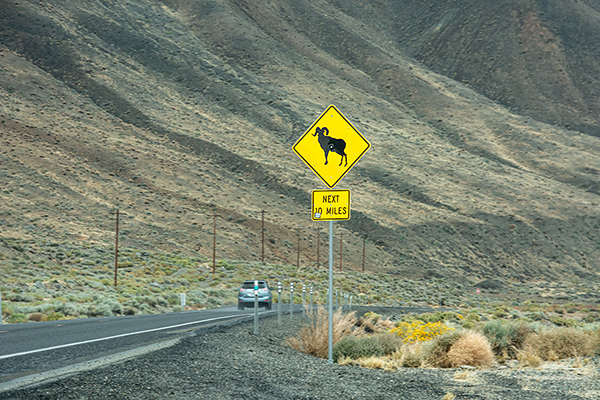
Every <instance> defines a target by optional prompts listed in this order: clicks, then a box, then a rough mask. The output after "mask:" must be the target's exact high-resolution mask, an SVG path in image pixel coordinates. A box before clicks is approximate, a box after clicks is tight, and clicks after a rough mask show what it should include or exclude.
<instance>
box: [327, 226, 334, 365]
mask: <svg viewBox="0 0 600 400" xmlns="http://www.w3.org/2000/svg"><path fill="white" fill-rule="evenodd" d="M328 286H329V289H328V290H329V291H328V293H327V301H328V302H329V303H328V304H329V334H328V336H329V338H328V339H329V351H328V353H329V354H328V362H329V364H333V298H332V297H333V221H329V284H328Z"/></svg>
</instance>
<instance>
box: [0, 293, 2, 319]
mask: <svg viewBox="0 0 600 400" xmlns="http://www.w3.org/2000/svg"><path fill="white" fill-rule="evenodd" d="M0 325H2V292H0Z"/></svg>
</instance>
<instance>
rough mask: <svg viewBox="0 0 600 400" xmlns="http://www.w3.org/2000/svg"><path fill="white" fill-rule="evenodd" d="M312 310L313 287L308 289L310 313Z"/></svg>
mask: <svg viewBox="0 0 600 400" xmlns="http://www.w3.org/2000/svg"><path fill="white" fill-rule="evenodd" d="M312 309H313V287H312V286H311V287H310V312H312Z"/></svg>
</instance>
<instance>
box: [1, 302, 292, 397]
mask: <svg viewBox="0 0 600 400" xmlns="http://www.w3.org/2000/svg"><path fill="white" fill-rule="evenodd" d="M285 311H287V312H288V313H289V305H283V306H282V312H285ZM276 314H277V306H275V307H273V310H272V311H264V309H262V308H261V309H260V312H259V315H276ZM253 317H254V310H253V309H247V310H246V311H238V309H237V307H224V308H218V309H212V310H201V311H188V312H177V313H166V314H153V315H136V316H123V317H109V318H89V319H75V320H63V321H48V322H30V323H22V324H3V325H0V389H1V387H2V386H6V383H7V382H10V381H12V380H14V379H17V378H21V377H23V376H27V375H31V374H39V373H40V372H43V371H49V370H56V369H60V368H64V367H67V366H69V365H74V364H79V363H82V362H87V361H90V360H97V359H99V358H102V357H107V356H114V355H117V354H124V353H127V352H131V351H133V350H135V349H140V348H143V347H145V346H147V347H151V346H154V347H156V346H160V344H161V343H164V342H172V341H173V340H178V339H179V338H181V337H183V336H186V335H188V334H189V333H190V332H193V331H194V330H196V329H198V328H206V327H209V326H214V325H221V324H229V323H233V322H236V321H240V320H244V319H252V318H253ZM133 355H134V354H132V356H133Z"/></svg>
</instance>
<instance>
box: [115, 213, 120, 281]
mask: <svg viewBox="0 0 600 400" xmlns="http://www.w3.org/2000/svg"><path fill="white" fill-rule="evenodd" d="M115 215H116V217H117V222H116V225H115V287H117V266H118V262H119V208H118V207H117V211H115Z"/></svg>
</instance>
